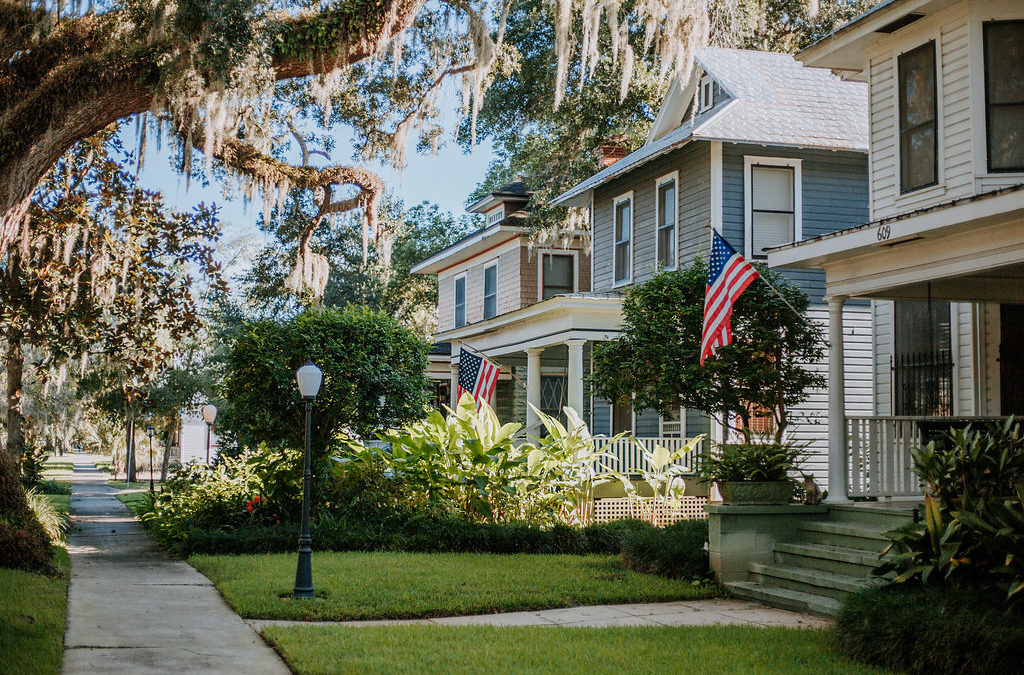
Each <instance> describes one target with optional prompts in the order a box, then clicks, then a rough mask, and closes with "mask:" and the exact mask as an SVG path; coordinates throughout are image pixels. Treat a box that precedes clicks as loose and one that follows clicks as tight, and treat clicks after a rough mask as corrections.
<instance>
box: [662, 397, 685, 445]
mask: <svg viewBox="0 0 1024 675" xmlns="http://www.w3.org/2000/svg"><path fill="white" fill-rule="evenodd" d="M666 413H668V414H667V415H665V416H663V417H662V418H661V436H662V438H682V436H683V409H682V408H681V407H679V405H678V404H677V405H674V406H670V407H669V408H668V410H666Z"/></svg>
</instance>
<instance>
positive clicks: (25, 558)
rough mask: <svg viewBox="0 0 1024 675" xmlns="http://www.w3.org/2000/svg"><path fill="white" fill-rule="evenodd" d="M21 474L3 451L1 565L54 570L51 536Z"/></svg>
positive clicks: (0, 465)
mask: <svg viewBox="0 0 1024 675" xmlns="http://www.w3.org/2000/svg"><path fill="white" fill-rule="evenodd" d="M20 473H21V472H20V471H19V468H18V465H17V463H16V462H15V461H14V459H13V458H12V457H11V456H10V455H8V454H7V453H5V452H0V567H11V568H15V569H25V570H36V571H52V566H51V564H50V557H51V548H50V538H49V537H47V536H46V532H45V531H44V530H43V526H42V525H41V524H40V522H39V519H38V518H37V517H36V515H35V513H34V512H33V511H32V509H31V508H30V507H29V502H28V498H27V497H26V496H25V490H24V488H22V486H21V480H20Z"/></svg>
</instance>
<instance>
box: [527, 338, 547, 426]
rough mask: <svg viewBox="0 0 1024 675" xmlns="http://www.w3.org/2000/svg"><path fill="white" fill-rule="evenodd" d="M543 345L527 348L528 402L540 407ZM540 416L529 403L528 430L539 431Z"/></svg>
mask: <svg viewBox="0 0 1024 675" xmlns="http://www.w3.org/2000/svg"><path fill="white" fill-rule="evenodd" d="M543 351H544V348H543V347H534V348H533V349H527V350H526V402H527V403H528V404H533V405H534V406H536V407H537V408H538V409H539V408H540V355H541V353H542V352H543ZM539 425H540V418H539V417H537V413H535V412H534V411H533V408H531V407H530V406H529V405H527V406H526V432H527V433H537V427H538V426H539Z"/></svg>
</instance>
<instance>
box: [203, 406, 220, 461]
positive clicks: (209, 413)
mask: <svg viewBox="0 0 1024 675" xmlns="http://www.w3.org/2000/svg"><path fill="white" fill-rule="evenodd" d="M203 419H204V420H205V421H206V463H207V464H209V463H210V429H211V427H213V421H214V420H215V419H217V406H215V405H214V404H212V403H207V404H206V405H204V406H203Z"/></svg>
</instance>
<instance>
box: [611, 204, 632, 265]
mask: <svg viewBox="0 0 1024 675" xmlns="http://www.w3.org/2000/svg"><path fill="white" fill-rule="evenodd" d="M632 245H633V195H632V193H630V194H627V195H624V196H622V197H619V198H618V199H616V200H615V283H617V284H620V283H626V282H628V281H629V280H630V279H631V278H632V276H633V269H632V268H633V255H632V252H631V250H630V249H631V248H632Z"/></svg>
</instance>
